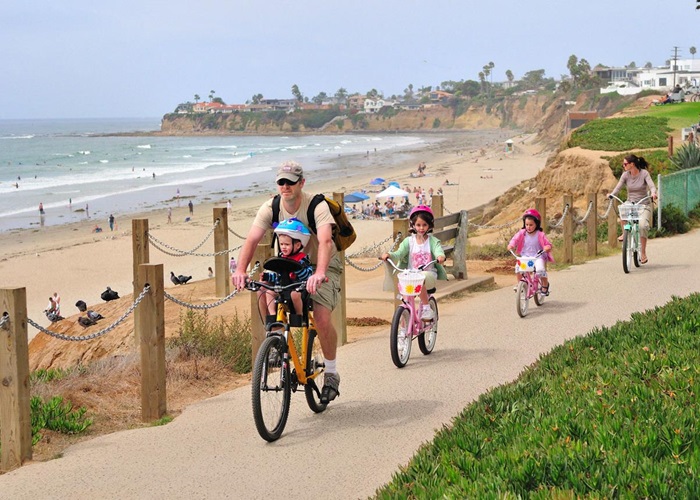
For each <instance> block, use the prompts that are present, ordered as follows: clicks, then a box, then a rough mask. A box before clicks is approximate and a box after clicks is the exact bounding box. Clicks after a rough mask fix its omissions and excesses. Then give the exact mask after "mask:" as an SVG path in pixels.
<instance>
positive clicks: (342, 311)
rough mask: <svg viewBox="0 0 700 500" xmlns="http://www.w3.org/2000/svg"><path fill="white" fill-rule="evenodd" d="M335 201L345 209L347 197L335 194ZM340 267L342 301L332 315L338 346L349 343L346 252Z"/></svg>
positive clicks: (341, 258) (341, 253)
mask: <svg viewBox="0 0 700 500" xmlns="http://www.w3.org/2000/svg"><path fill="white" fill-rule="evenodd" d="M333 199H334V200H335V201H337V202H338V203H339V204H340V209H341V210H343V209H345V195H344V194H343V193H333ZM338 257H339V258H340V265H341V266H342V269H343V272H342V273H341V274H340V300H339V301H338V304H337V305H336V306H335V309H333V312H332V313H331V322H332V323H333V326H334V327H335V331H336V333H337V334H338V346H341V345H345V344H346V343H347V342H348V329H347V291H348V290H347V288H346V286H345V252H344V251H343V252H338Z"/></svg>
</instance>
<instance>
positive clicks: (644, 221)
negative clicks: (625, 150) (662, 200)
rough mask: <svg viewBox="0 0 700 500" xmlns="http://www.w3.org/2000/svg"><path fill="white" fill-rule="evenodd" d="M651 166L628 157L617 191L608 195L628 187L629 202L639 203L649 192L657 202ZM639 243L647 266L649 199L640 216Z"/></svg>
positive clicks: (639, 159) (650, 212)
mask: <svg viewBox="0 0 700 500" xmlns="http://www.w3.org/2000/svg"><path fill="white" fill-rule="evenodd" d="M648 166H649V164H648V163H647V161H646V160H645V159H644V158H643V157H641V156H636V155H632V154H630V155H627V156H625V157H624V159H623V160H622V168H624V169H625V171H624V172H623V173H622V175H621V176H620V180H619V181H618V183H617V186H615V189H613V190H612V192H611V193H610V194H609V195H608V198H611V197H612V196H613V195H615V194H617V193H618V192H619V191H620V189H622V187H623V186H626V187H627V200H628V201H632V202H634V203H637V202H638V201H639V200H641V199H642V198H645V197H646V196H647V195H648V193H649V192H651V198H652V200H656V198H657V194H656V186H654V181H653V180H652V179H651V175H649V172H648V171H647V167H648ZM639 215H640V217H639V235H640V238H639V241H640V242H641V245H642V252H641V255H640V258H641V260H640V261H639V262H640V263H641V264H646V263H647V262H649V259H648V258H647V237H648V236H649V227H650V226H651V217H652V210H651V203H650V201H649V199H646V200H644V201H643V202H642V211H641V213H640V214H639ZM617 240H618V241H622V236H620V237H619V238H618V239H617Z"/></svg>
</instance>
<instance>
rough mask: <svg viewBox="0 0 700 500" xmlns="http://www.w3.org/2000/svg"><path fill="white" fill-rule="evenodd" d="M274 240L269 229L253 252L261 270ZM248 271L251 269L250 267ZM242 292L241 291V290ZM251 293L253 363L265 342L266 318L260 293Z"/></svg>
mask: <svg viewBox="0 0 700 500" xmlns="http://www.w3.org/2000/svg"><path fill="white" fill-rule="evenodd" d="M271 242H272V238H271V234H270V231H267V232H266V233H265V236H264V237H263V239H262V240H260V243H258V247H257V248H256V249H255V253H254V254H253V260H252V262H251V265H252V266H255V263H256V262H260V269H259V271H260V272H261V271H262V264H263V262H265V261H266V260H267V259H269V258H270V257H272V247H271V246H270V243H271ZM247 271H250V269H248V270H247ZM253 279H257V277H254V278H253ZM239 293H240V292H239ZM249 293H250V332H251V336H252V338H251V347H252V351H253V352H252V356H253V357H252V358H251V359H252V361H253V363H254V362H255V356H257V355H258V349H260V345H261V344H262V343H263V340H265V324H264V321H265V318H264V317H263V321H260V320H259V317H260V313H259V309H258V294H257V293H253V292H249Z"/></svg>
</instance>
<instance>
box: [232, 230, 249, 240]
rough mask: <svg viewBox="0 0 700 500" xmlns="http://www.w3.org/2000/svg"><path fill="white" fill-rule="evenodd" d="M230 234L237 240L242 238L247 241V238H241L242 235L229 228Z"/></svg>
mask: <svg viewBox="0 0 700 500" xmlns="http://www.w3.org/2000/svg"><path fill="white" fill-rule="evenodd" d="M228 232H229V233H231V234H232V235H234V236H235V237H236V238H240V239H242V240H244V239H246V237H245V236H241V235H240V234H238V233H237V232H236V231H234V230H233V229H231V228H228Z"/></svg>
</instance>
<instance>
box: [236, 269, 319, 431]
mask: <svg viewBox="0 0 700 500" xmlns="http://www.w3.org/2000/svg"><path fill="white" fill-rule="evenodd" d="M263 268H264V269H266V270H267V271H269V272H271V273H274V275H275V276H276V279H275V280H274V281H273V282H267V281H248V283H247V284H246V288H247V289H248V290H251V291H254V292H257V291H259V290H260V289H265V290H270V291H272V292H274V293H275V294H276V296H275V304H276V308H277V314H276V315H271V316H268V317H267V322H266V325H265V330H266V337H265V340H264V341H263V343H262V345H261V346H260V349H259V350H258V354H257V356H256V357H255V364H254V365H253V381H252V404H253V419H254V420H255V427H256V428H257V430H258V434H260V437H262V438H263V439H264V440H266V441H275V440H277V439H279V438H280V436H281V435H282V432H283V431H284V427H285V425H286V424H287V417H288V416H289V407H290V404H291V393H292V392H296V391H297V389H298V387H299V386H303V387H304V394H305V395H306V402H307V404H308V405H309V408H311V411H313V412H314V413H320V412H322V411H324V410H325V409H326V406H327V404H325V403H322V402H321V391H320V389H319V387H323V377H324V368H325V365H324V362H323V352H322V351H321V344H320V342H319V340H318V335H317V332H316V327H315V324H314V315H313V302H312V301H311V299H310V298H309V293H308V292H307V291H306V281H300V282H294V283H290V282H289V278H288V276H289V274H290V273H294V272H298V271H299V269H300V268H301V266H300V265H299V263H298V262H295V261H293V260H290V259H284V258H281V257H273V258H271V259H268V260H267V261H265V263H264V264H263ZM285 277H286V278H285ZM293 291H299V292H301V293H302V303H303V311H301V314H299V313H298V311H294V306H293V304H292V299H291V294H292V292H293ZM293 329H294V331H293Z"/></svg>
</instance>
